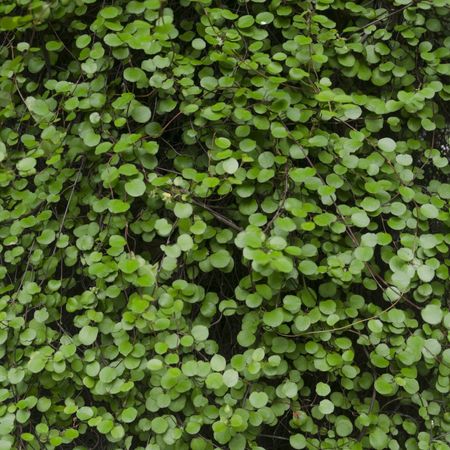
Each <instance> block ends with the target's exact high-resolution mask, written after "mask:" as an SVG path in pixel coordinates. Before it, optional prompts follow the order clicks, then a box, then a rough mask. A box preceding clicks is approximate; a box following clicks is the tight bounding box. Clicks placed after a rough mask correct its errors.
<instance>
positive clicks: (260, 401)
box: [248, 392, 269, 409]
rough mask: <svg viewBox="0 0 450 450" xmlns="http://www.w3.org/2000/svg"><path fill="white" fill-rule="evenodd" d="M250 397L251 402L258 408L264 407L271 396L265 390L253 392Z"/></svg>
mask: <svg viewBox="0 0 450 450" xmlns="http://www.w3.org/2000/svg"><path fill="white" fill-rule="evenodd" d="M248 399H249V401H250V404H251V405H252V406H253V407H254V408H257V409H260V408H263V407H264V406H266V405H267V402H268V401H269V397H268V395H267V394H266V393H265V392H252V393H251V394H250V396H249V398H248Z"/></svg>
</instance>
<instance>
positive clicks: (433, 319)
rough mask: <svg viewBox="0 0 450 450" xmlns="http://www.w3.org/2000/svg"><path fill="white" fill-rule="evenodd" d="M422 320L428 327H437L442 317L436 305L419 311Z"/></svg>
mask: <svg viewBox="0 0 450 450" xmlns="http://www.w3.org/2000/svg"><path fill="white" fill-rule="evenodd" d="M421 316H422V319H423V320H424V321H425V322H427V323H429V324H430V325H438V324H440V323H441V321H442V318H443V316H444V314H443V312H442V309H441V308H440V307H439V306H438V305H433V304H432V305H427V306H425V307H424V308H423V309H422V311H421Z"/></svg>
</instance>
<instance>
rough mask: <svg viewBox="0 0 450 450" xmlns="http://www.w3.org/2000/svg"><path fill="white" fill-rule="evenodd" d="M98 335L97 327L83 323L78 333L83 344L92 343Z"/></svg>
mask: <svg viewBox="0 0 450 450" xmlns="http://www.w3.org/2000/svg"><path fill="white" fill-rule="evenodd" d="M97 336H98V328H97V327H91V326H89V325H85V326H84V327H83V328H82V329H81V330H80V332H79V334H78V339H79V340H80V342H81V343H82V344H83V345H92V344H93V343H94V342H95V341H96V340H97Z"/></svg>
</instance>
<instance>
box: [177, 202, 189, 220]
mask: <svg viewBox="0 0 450 450" xmlns="http://www.w3.org/2000/svg"><path fill="white" fill-rule="evenodd" d="M192 211H193V210H192V206H191V205H190V204H189V203H175V207H174V209H173V212H174V213H175V215H176V216H177V217H178V218H179V219H185V218H187V217H190V216H191V215H192Z"/></svg>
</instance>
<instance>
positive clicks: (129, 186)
mask: <svg viewBox="0 0 450 450" xmlns="http://www.w3.org/2000/svg"><path fill="white" fill-rule="evenodd" d="M145 189H146V186H145V183H144V182H143V181H142V180H141V179H139V178H135V179H133V180H130V181H128V182H127V183H125V191H126V192H127V194H128V195H130V196H131V197H140V196H142V195H144V192H145Z"/></svg>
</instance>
